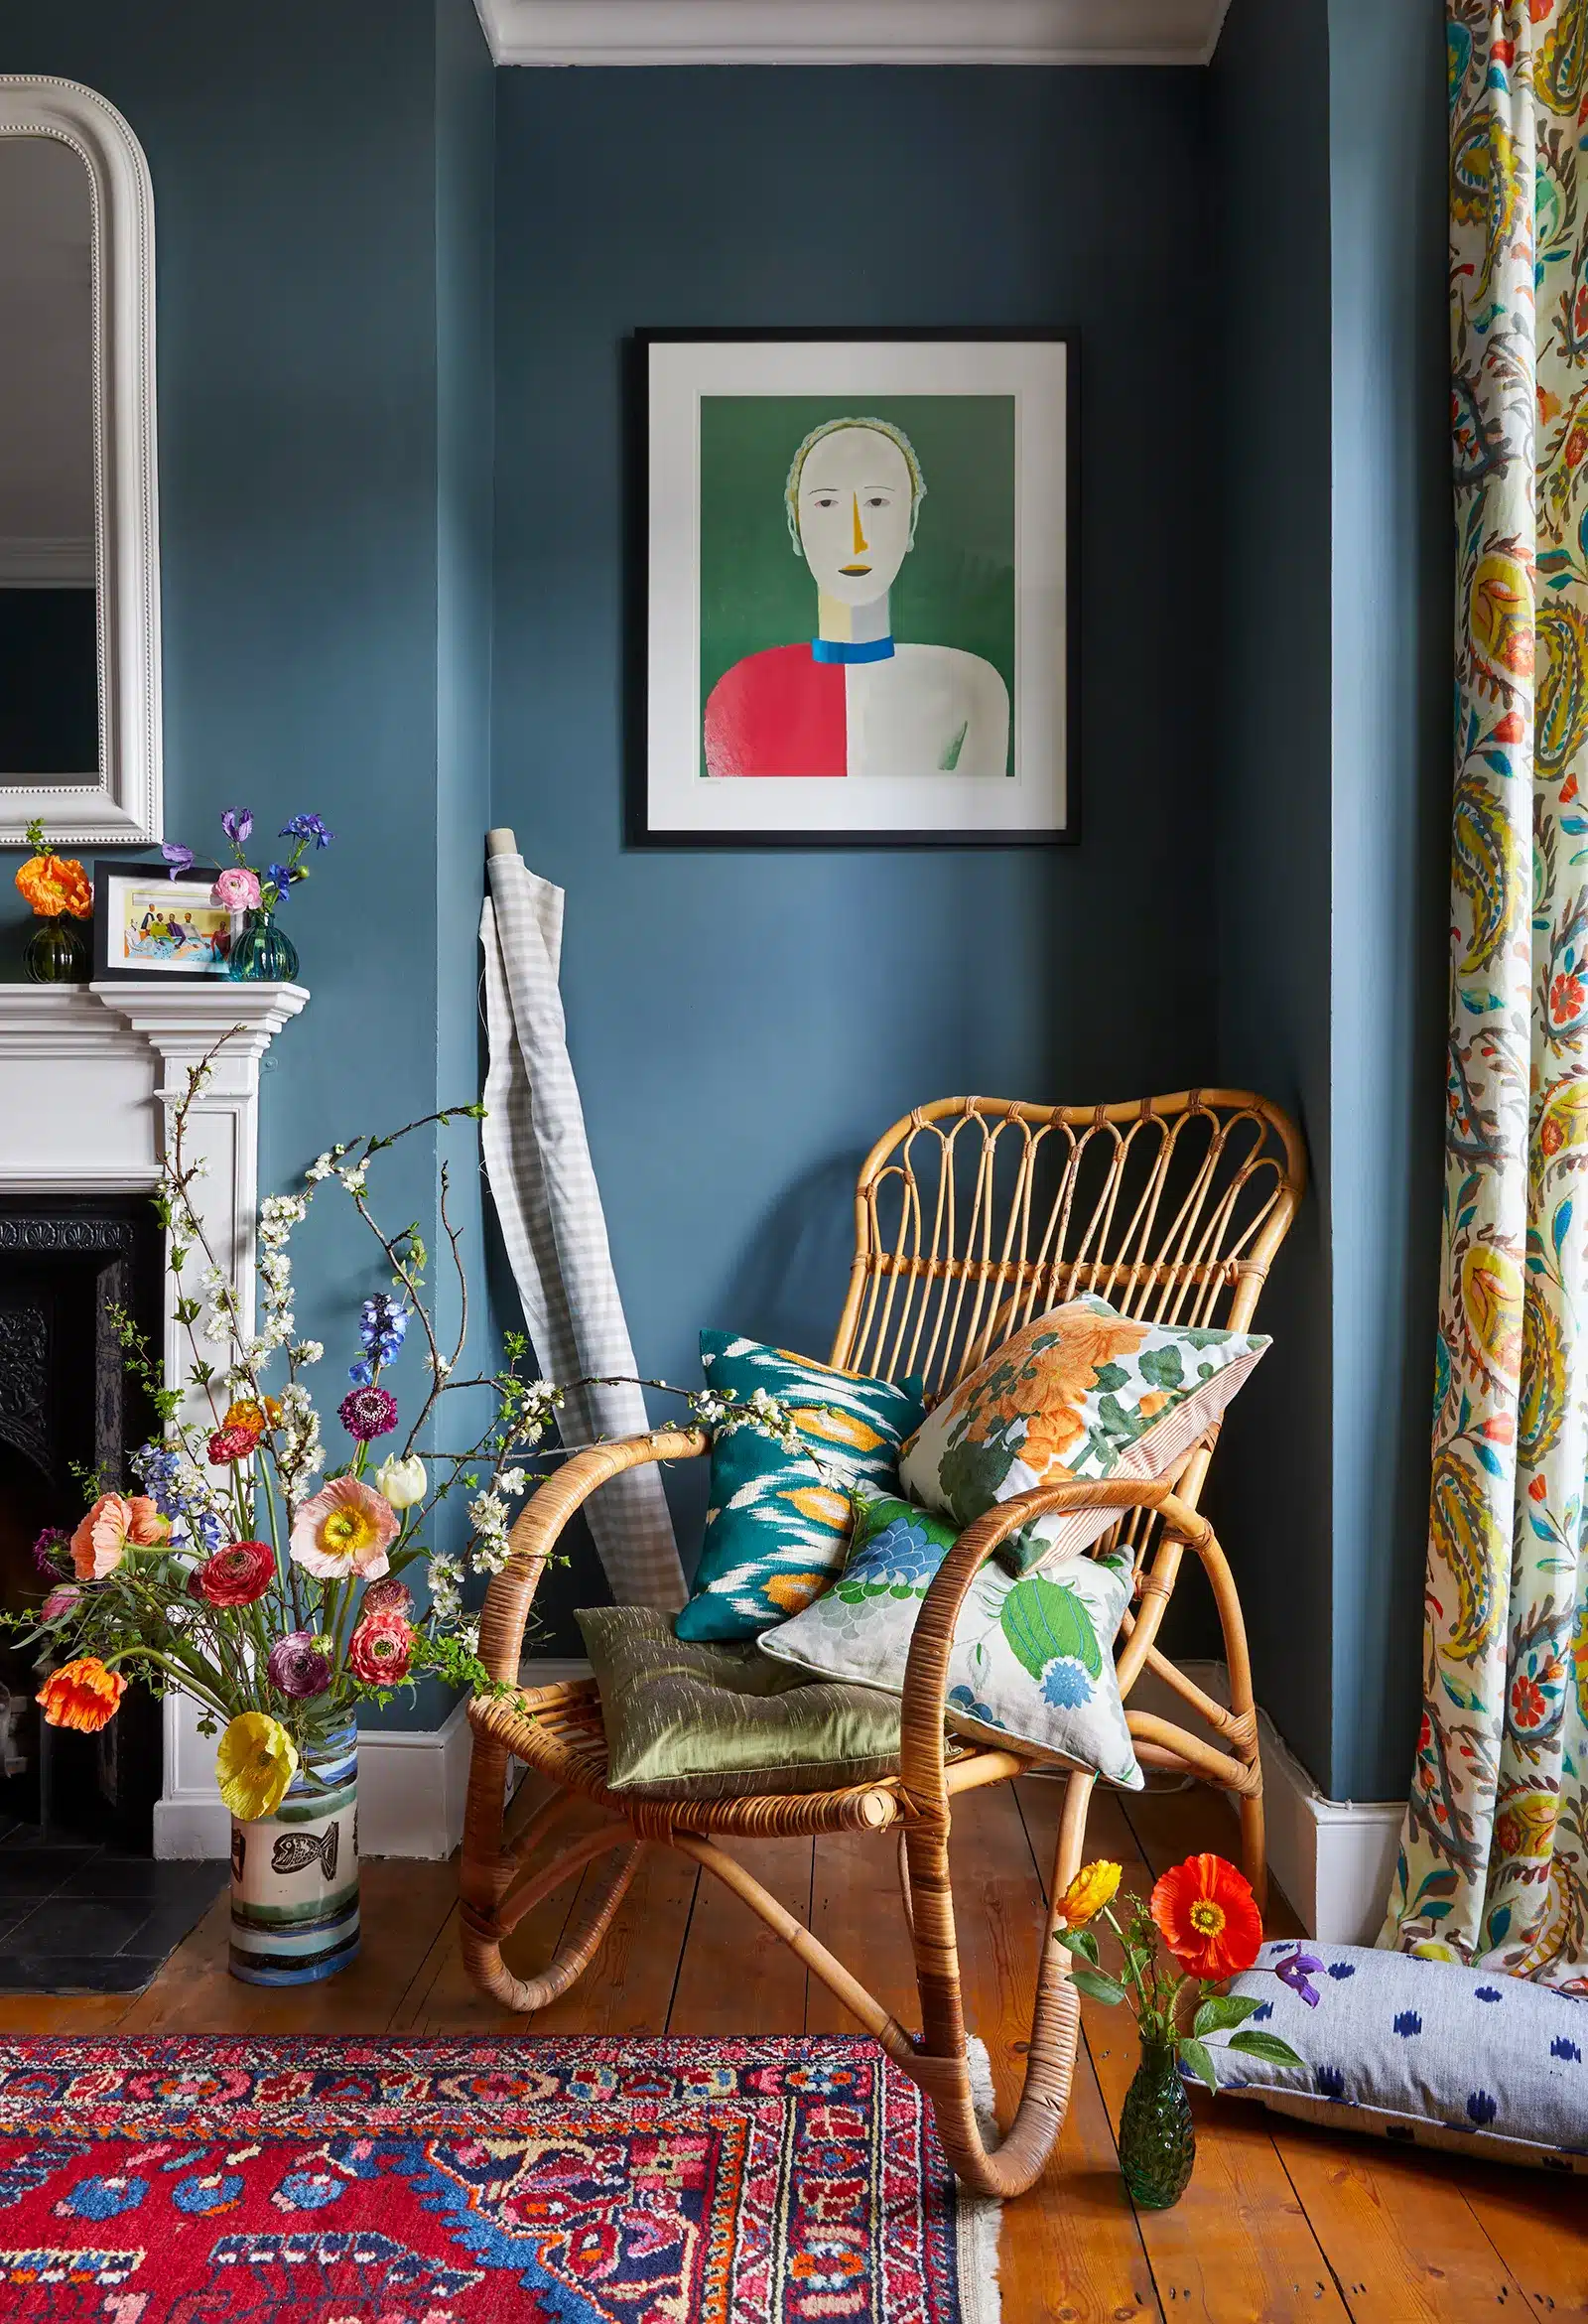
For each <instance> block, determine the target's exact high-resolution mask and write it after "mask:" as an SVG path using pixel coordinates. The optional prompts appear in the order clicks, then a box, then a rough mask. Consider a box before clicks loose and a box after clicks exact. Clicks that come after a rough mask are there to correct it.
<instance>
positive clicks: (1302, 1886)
mask: <svg viewBox="0 0 1588 2324" xmlns="http://www.w3.org/2000/svg"><path fill="white" fill-rule="evenodd" d="M1180 1667H1181V1669H1182V1670H1183V1671H1184V1672H1185V1675H1186V1677H1187V1678H1188V1679H1192V1680H1194V1681H1195V1683H1196V1684H1197V1685H1198V1686H1199V1687H1200V1688H1201V1689H1202V1691H1203V1693H1204V1694H1205V1695H1211V1696H1212V1697H1213V1698H1214V1700H1215V1702H1219V1703H1228V1702H1229V1700H1230V1675H1229V1672H1228V1671H1227V1670H1226V1669H1225V1666H1224V1664H1223V1663H1222V1662H1188V1663H1182V1664H1181V1666H1180ZM1130 1708H1131V1709H1134V1710H1148V1711H1151V1712H1153V1713H1154V1714H1155V1715H1157V1716H1158V1717H1161V1718H1172V1719H1175V1720H1177V1721H1178V1722H1179V1723H1180V1724H1181V1725H1182V1726H1184V1727H1185V1728H1186V1730H1187V1732H1188V1733H1191V1734H1197V1733H1199V1732H1202V1733H1206V1734H1207V1735H1208V1736H1209V1739H1210V1740H1211V1741H1214V1742H1217V1741H1218V1740H1219V1738H1218V1737H1217V1736H1216V1735H1215V1734H1214V1733H1213V1731H1212V1729H1211V1728H1206V1727H1204V1725H1203V1722H1202V1721H1201V1720H1200V1719H1199V1718H1198V1717H1197V1715H1196V1713H1195V1712H1194V1711H1193V1710H1192V1709H1190V1707H1189V1706H1188V1705H1187V1704H1185V1703H1183V1702H1182V1701H1181V1700H1180V1698H1179V1696H1178V1695H1176V1694H1175V1693H1174V1691H1173V1690H1172V1688H1169V1687H1166V1686H1165V1685H1164V1684H1163V1682H1162V1680H1160V1679H1155V1678H1154V1677H1153V1676H1152V1674H1151V1672H1150V1671H1147V1672H1144V1673H1143V1674H1142V1676H1141V1678H1140V1679H1139V1681H1138V1682H1137V1684H1136V1685H1135V1687H1134V1688H1133V1689H1132V1690H1131V1694H1130ZM1257 1725H1258V1736H1259V1741H1260V1748H1261V1752H1262V1798H1263V1807H1264V1809H1265V1811H1266V1813H1265V1823H1266V1826H1267V1836H1268V1869H1269V1870H1270V1872H1271V1873H1272V1874H1273V1877H1274V1880H1275V1881H1276V1883H1277V1884H1278V1886H1279V1887H1280V1888H1282V1889H1283V1890H1284V1893H1285V1895H1286V1896H1287V1897H1288V1898H1289V1900H1290V1902H1291V1903H1292V1904H1293V1905H1294V1906H1295V1909H1296V1911H1297V1912H1298V1913H1299V1915H1300V1916H1301V1922H1302V1926H1303V1927H1304V1928H1305V1929H1306V1932H1307V1934H1308V1936H1309V1937H1321V1938H1322V1940H1323V1941H1324V1943H1325V1944H1327V1945H1371V1944H1373V1943H1374V1941H1375V1939H1376V1938H1377V1937H1378V1934H1379V1931H1380V1929H1381V1927H1382V1926H1383V1923H1384V1908H1385V1900H1386V1899H1387V1897H1388V1896H1389V1883H1390V1881H1391V1879H1392V1878H1393V1876H1394V1868H1395V1849H1396V1846H1398V1844H1399V1840H1400V1825H1401V1819H1402V1817H1403V1815H1404V1813H1405V1809H1404V1805H1403V1803H1402V1802H1401V1801H1399V1800H1331V1799H1329V1798H1327V1797H1326V1796H1325V1795H1324V1793H1322V1792H1321V1791H1320V1790H1319V1789H1318V1786H1317V1785H1316V1784H1315V1783H1314V1782H1313V1780H1312V1778H1311V1776H1310V1775H1309V1774H1308V1773H1307V1771H1306V1769H1305V1768H1304V1767H1303V1766H1302V1764H1301V1762H1300V1760H1299V1759H1298V1758H1297V1757H1296V1756H1295V1754H1294V1752H1293V1751H1291V1750H1290V1748H1289V1746H1288V1745H1287V1744H1286V1742H1285V1741H1284V1738H1283V1737H1282V1735H1281V1734H1280V1733H1279V1731H1278V1729H1277V1728H1276V1727H1275V1725H1274V1723H1273V1721H1272V1719H1271V1718H1270V1717H1269V1716H1268V1713H1267V1712H1266V1711H1265V1710H1259V1711H1258V1713H1257ZM1225 1797H1226V1798H1227V1799H1228V1800H1229V1802H1230V1807H1231V1810H1232V1812H1234V1811H1235V1810H1236V1808H1237V1805H1238V1803H1237V1801H1236V1799H1235V1795H1234V1794H1233V1793H1228V1792H1227V1793H1226V1794H1225Z"/></svg>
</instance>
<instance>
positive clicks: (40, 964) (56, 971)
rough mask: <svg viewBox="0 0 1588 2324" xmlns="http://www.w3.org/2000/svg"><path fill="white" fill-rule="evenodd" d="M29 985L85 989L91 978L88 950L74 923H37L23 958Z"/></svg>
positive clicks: (49, 921) (59, 920)
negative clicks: (74, 986) (89, 975)
mask: <svg viewBox="0 0 1588 2324" xmlns="http://www.w3.org/2000/svg"><path fill="white" fill-rule="evenodd" d="M22 965H23V967H24V968H25V969H26V970H27V972H28V979H29V982H30V983H32V984H35V985H81V984H85V983H86V982H87V977H88V947H87V945H86V944H84V942H83V940H82V932H81V930H80V929H79V928H78V926H77V924H76V922H75V921H74V920H69V919H67V918H66V914H65V913H63V914H62V915H61V917H60V918H59V919H53V920H39V921H37V922H35V925H34V930H33V934H32V935H31V936H30V937H29V938H28V942H27V946H26V948H25V950H24V952H23V955H22Z"/></svg>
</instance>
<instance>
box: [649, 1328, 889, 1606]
mask: <svg viewBox="0 0 1588 2324" xmlns="http://www.w3.org/2000/svg"><path fill="white" fill-rule="evenodd" d="M701 1363H702V1365H703V1366H704V1368H705V1372H706V1385H707V1387H708V1388H715V1389H717V1390H718V1391H719V1392H720V1393H721V1394H723V1395H725V1396H738V1397H751V1396H753V1395H754V1393H755V1391H756V1390H757V1389H758V1388H762V1389H764V1390H765V1391H766V1393H767V1395H768V1396H775V1397H776V1398H777V1399H778V1401H779V1402H780V1403H782V1404H785V1405H786V1406H787V1407H788V1408H789V1410H790V1411H791V1412H792V1413H793V1415H794V1418H795V1421H796V1422H797V1424H798V1427H799V1434H800V1437H801V1440H802V1443H803V1445H804V1446H805V1447H806V1449H805V1450H803V1451H798V1452H796V1451H790V1450H787V1449H786V1448H785V1447H784V1446H783V1445H782V1444H781V1443H780V1442H779V1441H778V1439H777V1438H776V1437H775V1436H769V1435H766V1434H765V1432H764V1431H763V1430H760V1429H754V1428H747V1427H744V1428H736V1429H726V1430H723V1431H721V1432H720V1433H719V1435H717V1436H716V1437H715V1438H714V1440H713V1443H712V1482H711V1501H710V1506H709V1507H708V1509H707V1512H706V1537H705V1540H704V1541H703V1543H702V1545H701V1562H700V1565H699V1567H698V1568H697V1569H696V1573H695V1587H694V1594H693V1595H692V1597H691V1598H690V1601H689V1603H688V1605H687V1606H685V1608H684V1610H683V1612H682V1613H681V1614H680V1615H679V1616H678V1620H677V1623H676V1625H675V1628H676V1632H677V1635H678V1636H679V1637H680V1638H691V1639H706V1638H721V1639H728V1638H743V1639H751V1638H754V1637H755V1635H756V1634H757V1632H759V1631H761V1630H764V1629H765V1628H766V1625H767V1623H768V1622H781V1621H786V1620H787V1618H788V1617H789V1615H790V1614H797V1613H798V1612H799V1610H800V1608H801V1606H807V1605H809V1604H810V1602H811V1600H812V1598H813V1597H815V1596H816V1594H817V1593H818V1591H819V1590H823V1589H825V1588H826V1587H827V1585H828V1583H829V1582H830V1581H831V1580H832V1578H833V1576H834V1575H835V1573H837V1572H838V1571H839V1569H840V1568H841V1567H842V1565H843V1563H844V1553H845V1551H846V1550H847V1549H848V1548H849V1541H850V1528H851V1525H852V1523H853V1522H854V1511H853V1510H852V1508H851V1506H850V1494H851V1493H852V1492H853V1491H854V1489H855V1487H856V1486H857V1485H869V1486H871V1487H873V1488H880V1489H882V1490H883V1491H893V1492H896V1491H897V1489H898V1481H899V1446H900V1445H901V1444H902V1443H903V1441H904V1439H905V1437H906V1436H907V1435H909V1434H910V1432H911V1431H912V1430H913V1429H916V1428H919V1426H920V1422H921V1412H922V1404H921V1383H920V1381H919V1380H905V1381H902V1382H901V1383H899V1384H898V1385H897V1386H895V1385H894V1383H893V1382H892V1381H891V1380H873V1379H870V1378H868V1377H867V1376H866V1375H865V1374H864V1373H861V1372H835V1371H834V1370H833V1369H832V1368H831V1366H830V1365H827V1364H817V1363H813V1362H812V1361H811V1360H810V1358H809V1357H808V1356H796V1355H790V1354H789V1352H788V1350H787V1349H786V1348H777V1347H762V1346H761V1345H760V1343H759V1342H758V1341H756V1340H753V1339H738V1338H735V1337H734V1336H733V1334H732V1333H731V1332H728V1331H703V1332H702V1333H701Z"/></svg>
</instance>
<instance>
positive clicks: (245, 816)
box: [220, 807, 254, 847]
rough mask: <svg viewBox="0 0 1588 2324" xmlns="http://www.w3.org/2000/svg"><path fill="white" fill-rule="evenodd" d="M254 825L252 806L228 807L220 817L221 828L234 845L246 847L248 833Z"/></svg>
mask: <svg viewBox="0 0 1588 2324" xmlns="http://www.w3.org/2000/svg"><path fill="white" fill-rule="evenodd" d="M253 827H254V811H253V809H252V807H228V808H227V809H226V811H225V813H224V814H223V815H222V816H221V818H220V828H221V830H222V831H223V832H224V833H225V835H226V837H227V838H228V839H229V840H230V842H231V844H232V846H233V847H246V846H247V845H248V834H249V832H250V831H252V829H253Z"/></svg>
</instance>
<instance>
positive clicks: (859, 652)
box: [811, 637, 893, 662]
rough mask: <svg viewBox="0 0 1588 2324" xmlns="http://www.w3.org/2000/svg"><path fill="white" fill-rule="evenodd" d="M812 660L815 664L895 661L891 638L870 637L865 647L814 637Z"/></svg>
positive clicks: (837, 639) (834, 639)
mask: <svg viewBox="0 0 1588 2324" xmlns="http://www.w3.org/2000/svg"><path fill="white" fill-rule="evenodd" d="M811 659H812V661H815V662H890V661H891V660H892V659H893V640H892V638H891V637H868V638H867V639H866V640H865V642H864V644H863V645H849V644H846V643H845V642H843V640H841V639H840V638H837V637H813V638H812V639H811Z"/></svg>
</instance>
